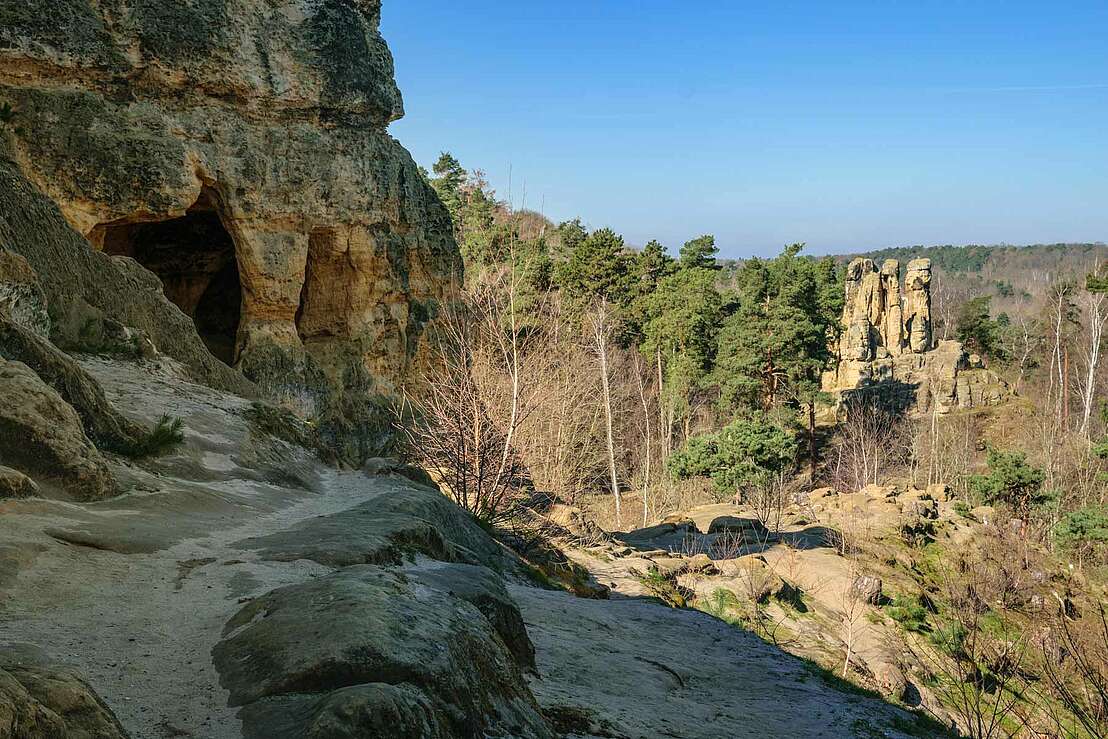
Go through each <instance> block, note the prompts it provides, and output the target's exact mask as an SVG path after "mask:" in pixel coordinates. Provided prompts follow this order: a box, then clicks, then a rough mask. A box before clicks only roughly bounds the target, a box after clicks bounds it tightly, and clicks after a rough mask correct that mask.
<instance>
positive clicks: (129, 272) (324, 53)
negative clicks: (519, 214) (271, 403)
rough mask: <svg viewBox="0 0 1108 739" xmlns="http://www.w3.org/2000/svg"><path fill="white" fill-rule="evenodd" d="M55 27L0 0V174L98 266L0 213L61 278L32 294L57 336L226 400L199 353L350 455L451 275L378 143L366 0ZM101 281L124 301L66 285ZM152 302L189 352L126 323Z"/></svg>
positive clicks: (135, 8) (98, 6) (210, 6)
mask: <svg viewBox="0 0 1108 739" xmlns="http://www.w3.org/2000/svg"><path fill="white" fill-rule="evenodd" d="M57 14H58V7H57V6H56V4H55V3H53V2H48V1H47V0H31V1H30V2H19V3H16V2H4V3H0V104H5V105H6V106H7V108H6V109H7V110H9V111H10V113H9V114H8V115H7V116H6V118H5V121H3V122H0V127H2V129H3V130H2V131H0V134H2V135H0V139H2V140H4V141H5V143H4V144H2V145H0V149H6V150H7V151H6V154H5V155H3V156H0V160H3V159H4V156H7V157H8V158H10V159H11V162H14V165H13V164H12V163H11V162H9V163H7V164H4V166H3V167H0V182H3V184H4V185H5V186H6V189H9V190H12V189H14V190H18V191H21V192H20V193H19V194H20V195H21V197H22V198H23V199H31V200H33V199H34V198H35V195H34V194H33V193H30V192H27V190H29V189H30V188H29V185H28V183H33V185H34V189H37V190H38V191H41V192H42V193H45V194H46V195H47V196H48V197H49V199H50V200H52V201H53V202H54V203H56V204H57V207H58V208H59V209H60V213H61V214H62V215H63V216H64V219H65V221H66V222H68V225H69V226H70V227H72V229H73V230H74V231H76V232H77V233H78V234H80V235H81V236H83V237H85V238H86V239H87V242H88V243H87V244H84V248H85V249H86V250H87V251H89V252H93V251H94V250H95V251H97V252H99V253H97V254H94V255H92V254H89V255H84V256H82V257H81V259H80V260H79V263H78V264H77V265H76V267H77V268H76V270H75V274H74V275H73V276H72V277H67V276H65V272H64V270H61V269H58V263H57V261H58V248H57V246H58V245H57V243H42V242H43V241H44V239H43V238H42V237H41V236H37V235H35V234H34V233H28V232H29V231H32V232H33V230H34V229H35V228H36V227H37V224H38V219H37V218H35V216H36V215H38V213H37V212H31V213H30V214H28V215H29V216H30V217H31V222H30V223H27V222H25V220H24V217H23V216H21V215H20V214H18V213H15V214H13V219H12V221H14V222H13V223H9V224H4V223H3V219H0V240H2V242H3V244H4V246H6V247H7V248H9V249H11V250H14V251H16V252H19V253H22V254H23V255H24V256H26V257H27V259H28V260H29V261H30V262H31V264H32V266H33V267H34V268H35V269H36V270H37V271H38V272H39V274H40V276H43V275H50V277H49V278H47V277H44V278H43V279H44V281H47V280H50V281H54V282H55V283H63V284H45V285H44V287H45V288H46V290H47V292H48V297H49V299H50V302H51V304H52V305H53V304H54V303H55V302H56V300H57V302H58V305H57V308H58V310H59V312H62V313H64V312H65V311H63V310H62V309H63V307H64V306H63V304H62V303H63V302H68V303H69V304H76V307H79V308H80V309H81V310H80V311H78V313H79V314H81V315H80V316H79V317H77V318H74V317H73V316H63V317H62V320H61V323H62V328H63V329H66V330H68V333H69V334H70V335H76V334H78V333H80V331H81V330H86V331H89V330H95V329H96V326H97V322H96V319H98V318H101V317H103V316H107V317H108V318H111V319H113V320H117V321H119V322H120V323H122V324H123V325H124V326H129V327H135V328H138V329H141V330H142V331H143V332H144V333H145V335H147V336H149V337H150V339H151V341H153V343H154V345H155V346H156V347H157V348H158V350H160V351H162V352H165V353H169V354H173V355H174V356H175V357H177V358H178V359H181V360H182V361H185V362H186V363H188V364H189V365H190V366H191V367H193V368H194V370H196V371H197V374H198V375H199V376H200V377H201V378H202V379H204V380H205V381H209V382H210V381H212V380H214V381H216V382H217V383H218V384H219V385H220V386H221V387H225V388H228V389H233V390H236V391H238V392H242V389H241V388H234V387H231V385H233V384H234V380H233V379H231V378H230V377H228V374H227V372H224V371H222V370H221V369H220V368H219V367H218V366H217V365H218V364H219V363H218V362H217V361H216V360H215V359H212V357H215V358H216V359H218V360H222V362H223V363H224V364H225V365H231V366H234V367H235V368H236V369H239V370H240V371H241V372H242V373H243V374H244V375H245V376H246V377H247V378H248V379H249V380H251V381H253V382H254V383H255V384H256V385H257V386H258V387H259V388H260V390H261V392H263V393H264V394H266V395H268V396H269V397H271V398H274V399H277V400H280V401H281V402H282V403H283V404H285V405H286V406H288V407H290V408H292V409H293V410H296V411H297V412H299V413H300V414H302V415H304V416H305V417H314V418H317V419H319V420H320V423H321V425H322V426H323V430H324V433H325V434H326V433H327V430H328V429H332V430H333V433H332V434H331V436H332V441H334V443H335V445H336V446H339V447H343V448H344V451H345V452H346V454H345V455H344V456H345V457H346V458H348V459H350V460H352V461H357V460H358V459H360V458H365V457H368V456H371V455H372V452H373V451H375V449H376V447H379V446H381V444H382V443H383V441H384V436H387V434H385V433H383V430H382V425H383V424H382V411H381V410H380V403H379V402H375V401H374V399H375V398H377V399H378V401H379V399H381V398H388V397H389V396H391V395H392V394H394V393H395V392H396V391H397V390H398V388H399V387H400V386H401V385H402V384H403V383H405V382H406V381H407V380H408V379H409V378H410V376H411V375H412V373H413V371H414V366H415V364H416V363H417V354H418V351H419V344H420V337H421V335H422V333H423V330H424V327H425V325H426V324H427V322H428V321H429V320H430V319H431V318H433V316H434V315H435V312H436V309H437V306H438V305H439V304H440V303H441V302H442V301H443V300H444V299H447V298H448V297H449V295H450V293H451V289H452V285H453V284H455V281H456V280H457V279H459V278H460V270H461V263H460V258H459V254H458V250H457V247H456V244H455V243H454V239H453V235H452V228H451V223H450V218H449V215H448V213H447V212H446V210H445V208H443V206H442V205H441V203H440V202H439V201H438V199H437V198H436V197H435V195H434V192H433V191H432V189H431V188H430V186H429V185H428V184H427V183H426V182H425V181H424V179H423V177H422V176H421V175H420V173H419V171H418V168H417V167H416V166H415V164H414V162H413V161H412V160H411V157H410V156H409V155H408V154H407V152H406V151H405V150H404V149H403V148H402V147H401V146H400V145H399V144H398V143H397V142H396V141H395V140H393V139H392V138H391V137H390V136H389V135H388V134H387V132H386V127H387V125H388V124H389V122H391V121H393V120H396V119H397V118H399V117H400V116H401V115H402V114H403V106H402V102H401V97H400V93H399V91H398V90H397V88H396V85H395V83H394V80H393V64H392V57H391V54H390V53H389V50H388V48H387V46H386V45H385V42H384V40H383V39H382V38H381V36H380V34H379V32H378V25H379V21H380V3H379V0H359V1H358V2H350V1H348V0H341V1H340V0H321V1H310V0H278V1H277V2H273V1H271V0H206V1H205V2H202V3H179V2H168V1H165V2H157V1H153V0H143V2H136V3H117V2H93V0H65V3H64V17H65V19H66V20H65V22H64V23H58V22H56V20H54V19H56V18H57ZM6 203H7V201H6V200H5V204H6ZM42 209H43V206H42V205H38V210H39V211H41V210H42ZM5 210H7V209H6V208H5ZM4 215H5V216H7V215H8V214H7V213H5V214H4ZM5 225H6V226H7V227H6V228H5ZM53 230H54V231H57V229H56V228H54V229H53ZM13 232H14V233H13ZM52 236H53V238H52V239H51V241H53V242H57V241H72V238H71V237H69V236H65V235H60V234H57V233H54V234H52ZM25 242H31V243H25ZM90 245H91V246H90ZM140 265H141V267H144V268H145V270H142V269H139V266H140ZM47 266H50V267H52V269H45V267H47ZM146 270H149V272H152V273H153V274H154V275H156V277H157V279H156V280H155V279H153V278H151V277H149V276H148V273H147V272H146ZM106 271H112V272H115V273H118V274H117V275H115V276H113V277H112V278H111V279H108V280H100V284H101V285H103V284H105V283H108V284H114V285H118V284H120V283H122V282H124V281H130V282H131V283H132V284H133V285H134V287H133V288H132V289H131V290H130V291H127V292H123V293H120V292H119V291H118V290H115V289H112V290H110V291H108V293H109V294H102V293H103V292H104V288H103V287H92V286H89V285H87V284H79V285H75V284H73V283H77V282H80V283H84V282H85V280H83V279H82V278H84V277H86V276H91V275H90V273H97V274H100V273H103V272H106ZM143 275H147V276H143ZM159 283H160V287H161V290H159V289H158V288H159ZM161 291H164V294H165V296H166V297H168V298H169V300H170V301H172V303H173V304H174V305H175V307H176V309H175V313H176V315H175V316H174V318H173V320H171V321H168V322H167V323H168V325H169V326H172V327H174V329H175V330H178V331H180V329H181V328H182V327H184V326H185V322H187V323H191V324H193V325H194V326H195V332H196V333H198V334H199V337H200V339H202V340H203V346H204V347H206V349H207V351H201V350H200V349H201V348H200V347H197V345H196V342H195V341H185V342H184V345H183V346H177V345H175V342H174V340H173V336H172V335H167V330H166V329H165V328H160V327H159V326H157V325H152V324H156V323H157V321H154V320H152V319H151V318H149V317H143V316H142V315H138V314H140V313H141V312H142V310H143V307H142V306H143V303H144V302H145V303H146V304H149V303H150V300H151V298H150V297H149V296H148V295H149V293H152V292H161ZM67 292H69V293H72V294H71V295H69V296H68V301H62V300H61V297H60V296H61V295H62V294H64V293H67ZM113 301H115V302H132V301H133V303H134V304H133V305H132V306H130V307H123V308H119V307H117V306H115V305H113V304H112V303H113ZM159 312H160V313H164V312H165V311H159ZM90 319H91V324H90V325H91V329H88V328H85V323H86V322H87V321H89V320H90ZM74 323H76V324H77V325H76V326H74ZM64 332H65V331H63V333H64Z"/></svg>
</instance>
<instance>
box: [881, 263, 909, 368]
mask: <svg viewBox="0 0 1108 739" xmlns="http://www.w3.org/2000/svg"><path fill="white" fill-rule="evenodd" d="M881 292H882V295H883V300H884V307H885V311H884V312H885V315H884V320H883V321H882V322H881V338H882V340H883V341H884V344H885V349H887V350H888V352H889V354H891V355H892V356H894V357H899V356H900V355H901V353H902V352H903V350H904V336H903V333H904V314H903V310H902V308H901V305H900V262H898V261H896V260H895V259H886V260H885V263H884V264H882V265H881Z"/></svg>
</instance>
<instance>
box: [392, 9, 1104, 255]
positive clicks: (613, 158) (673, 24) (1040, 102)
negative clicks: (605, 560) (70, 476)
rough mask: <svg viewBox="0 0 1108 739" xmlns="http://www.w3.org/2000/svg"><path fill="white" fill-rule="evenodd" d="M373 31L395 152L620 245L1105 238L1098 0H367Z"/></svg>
mask: <svg viewBox="0 0 1108 739" xmlns="http://www.w3.org/2000/svg"><path fill="white" fill-rule="evenodd" d="M383 32H384V35H385V38H386V39H387V40H388V42H389V44H390V45H391V47H392V50H393V53H394V55H395V57H396V67H397V77H398V81H399V84H400V87H401V89H402V90H403V92H404V97H405V104H406V107H407V117H406V118H405V119H404V120H402V121H399V122H397V123H395V124H393V126H392V129H391V130H392V133H393V135H395V136H396V137H397V138H399V139H400V141H401V142H402V143H404V144H405V145H406V146H407V147H408V148H409V149H410V150H411V151H412V153H413V155H414V156H415V158H416V160H417V161H419V162H420V163H421V164H424V165H430V164H431V163H433V162H434V160H435V158H436V157H437V155H438V153H439V152H440V151H442V150H449V151H451V152H453V153H454V154H455V155H456V156H457V157H458V158H459V159H460V160H461V162H462V164H463V165H464V166H466V167H467V168H469V169H473V168H480V169H483V170H485V171H486V172H487V173H488V176H489V179H490V181H491V183H492V184H493V186H494V187H495V188H496V189H497V191H498V194H499V195H500V196H501V197H502V198H504V199H508V196H509V174H511V184H512V187H511V193H510V195H511V201H512V202H513V203H514V205H516V206H517V207H518V206H520V205H525V206H527V207H530V208H534V209H536V210H538V209H540V208H542V209H544V211H545V213H546V215H547V216H549V217H550V218H552V219H554V220H562V219H565V218H570V217H573V216H577V215H579V216H580V217H581V218H582V219H583V220H584V221H585V222H586V223H587V224H588V225H589V226H591V227H601V226H611V227H612V228H614V229H615V230H617V231H619V232H621V233H623V234H624V235H625V236H626V237H627V240H628V242H629V243H631V244H635V245H641V244H643V243H645V242H646V241H647V240H649V239H651V238H657V239H659V240H660V241H662V242H663V243H664V244H666V245H667V246H668V247H670V249H671V250H674V249H676V248H677V247H679V246H680V244H681V243H682V242H684V241H685V240H686V239H689V238H691V237H693V236H696V235H698V234H700V233H714V234H715V235H716V238H717V243H718V244H719V246H720V248H721V252H722V255H723V256H727V257H741V256H748V255H751V254H772V253H776V252H777V251H778V250H779V248H780V247H781V246H782V245H783V244H785V243H788V242H793V241H806V242H807V243H808V244H809V246H810V249H811V251H812V252H815V253H821V252H842V251H855V250H861V249H870V248H876V247H881V246H892V245H911V244H920V243H923V244H946V243H955V244H962V243H1000V242H1008V243H1016V244H1023V243H1034V242H1054V241H1098V240H1099V241H1106V240H1108V0H1094V1H1090V2H1086V1H1084V0H1055V1H1054V2H1046V1H1045V0H1038V1H1036V2H1017V1H1013V2H1001V1H1000V0H963V1H961V2H955V1H954V0H947V1H945V2H928V1H927V0H912V1H909V2H902V1H900V0H884V1H882V2H878V1H876V0H874V1H873V2H855V1H851V0H836V1H833V2H832V1H829V0H812V1H810V2H789V1H787V0H763V1H762V2H739V1H737V0H712V1H705V0H639V1H632V0H559V1H558V2H555V1H554V0H514V1H513V2H507V1H506V0H467V1H466V2H459V1H458V0H384V21H383ZM524 185H525V186H526V202H523V195H524Z"/></svg>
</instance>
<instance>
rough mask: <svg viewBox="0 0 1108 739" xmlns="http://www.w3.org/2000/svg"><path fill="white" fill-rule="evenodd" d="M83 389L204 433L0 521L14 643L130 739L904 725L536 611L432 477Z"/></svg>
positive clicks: (679, 650) (704, 621)
mask: <svg viewBox="0 0 1108 739" xmlns="http://www.w3.org/2000/svg"><path fill="white" fill-rule="evenodd" d="M81 365H82V367H83V368H84V369H85V370H86V371H87V372H88V373H89V374H90V376H92V377H94V378H96V379H97V380H98V381H99V382H101V383H102V385H103V387H104V389H105V391H106V394H107V397H108V398H109V400H110V401H111V402H112V403H113V404H114V405H115V406H116V407H117V408H119V409H121V410H124V411H126V412H127V414H128V415H130V416H132V418H133V420H134V421H135V422H137V423H150V422H152V421H153V420H154V419H156V418H157V417H159V416H160V415H161V414H163V413H171V414H174V415H177V416H180V417H182V418H184V419H185V434H186V437H185V442H184V444H183V445H182V446H181V447H180V448H178V449H177V450H176V451H174V452H173V453H171V454H169V455H167V456H165V457H162V458H159V459H157V460H152V461H147V462H143V463H142V464H135V463H133V462H129V461H127V460H125V459H123V458H119V457H115V456H111V455H109V456H108V457H107V458H108V465H109V467H110V469H111V471H112V473H113V475H114V477H115V478H116V479H118V480H119V481H120V484H121V485H122V486H123V487H125V488H126V489H127V490H128V491H129V492H128V493H127V494H126V495H125V496H123V497H119V498H116V499H114V500H111V501H105V502H100V503H87V504H71V503H63V502H57V501H50V500H46V499H41V498H32V499H27V500H21V501H15V500H10V501H6V502H0V593H2V597H0V644H4V645H11V644H33V645H38V646H39V647H40V648H41V649H42V650H45V655H44V656H43V657H41V658H40V661H42V660H48V661H49V663H50V664H52V665H55V667H54V668H53V669H58V670H68V671H69V674H73V675H80V676H82V677H81V679H82V680H84V681H87V685H89V686H91V688H92V689H94V690H95V691H96V693H98V694H99V695H100V696H101V698H102V699H103V701H104V704H105V705H106V706H107V707H108V708H110V710H111V711H112V712H114V715H115V716H116V717H118V722H119V724H120V726H121V727H122V728H123V730H125V731H126V732H127V733H128V735H129V736H130V737H132V738H137V737H156V738H158V739H162V738H164V737H181V736H195V737H212V738H214V739H221V738H223V737H228V738H229V737H239V736H245V737H267V738H273V737H302V736H318V737H343V736H390V737H391V736H411V737H434V736H442V737H475V736H503V737H526V736H535V737H547V736H554V735H565V736H609V737H611V736H616V737H640V736H648V737H654V736H681V737H705V738H707V737H719V736H751V737H754V736H826V737H843V736H871V735H872V734H871V733H869V729H868V728H866V727H869V726H876V727H886V728H887V731H886V728H882V729H881V730H882V731H883V732H885V733H883V734H882V735H885V736H899V735H901V734H899V733H898V732H897V730H896V729H895V727H897V726H907V725H910V719H909V718H908V717H907V716H906V715H903V714H900V713H898V712H897V711H896V710H894V709H892V708H891V707H889V706H886V705H883V704H882V703H880V702H879V701H874V700H872V699H869V698H864V697H861V696H857V695H852V694H849V693H842V692H840V691H839V690H837V689H835V688H834V687H832V686H830V685H828V684H826V683H825V682H823V681H822V680H821V679H819V678H818V676H816V675H815V674H814V673H813V672H812V671H811V670H810V668H808V667H806V666H804V665H803V664H801V663H800V662H798V661H796V660H794V659H793V658H791V657H789V656H788V655H785V654H784V653H782V652H780V651H779V650H777V649H775V648H774V647H772V646H770V645H767V644H765V643H764V642H762V641H761V640H760V639H757V638H756V637H754V636H752V635H750V634H748V633H746V632H744V631H741V630H737V629H734V628H732V627H730V626H728V625H727V624H725V623H723V622H722V621H719V620H717V619H714V618H712V617H711V616H708V615H706V614H701V613H696V612H693V611H684V612H679V611H674V610H671V609H669V608H666V607H665V606H662V605H659V604H657V603H655V602H653V601H650V600H644V599H634V598H632V599H625V598H621V599H618V600H616V601H603V600H588V599H581V598H575V597H574V596H572V595H570V594H569V593H566V592H563V591H560V590H546V589H542V588H538V587H535V585H534V584H533V583H532V582H531V581H530V579H528V578H527V577H525V576H524V575H525V570H523V569H522V565H521V564H520V563H518V561H516V560H515V559H514V558H513V557H512V556H510V555H509V554H507V553H506V552H505V551H504V550H503V549H502V548H501V547H500V546H499V545H497V544H496V543H495V542H494V541H493V540H492V539H491V538H489V536H488V534H487V533H485V531H484V530H483V529H481V528H480V527H478V526H476V525H475V524H474V523H473V522H472V521H471V520H470V519H469V518H468V517H467V516H465V515H464V514H463V513H462V512H461V511H460V510H459V509H457V508H456V507H455V506H453V504H451V503H449V501H447V500H446V498H444V497H443V496H442V495H441V493H439V492H438V491H436V490H434V489H433V488H431V487H427V486H426V485H425V484H424V483H421V482H420V480H424V479H425V478H423V477H422V475H421V474H420V473H418V471H415V470H410V469H408V468H404V467H400V466H397V465H395V464H392V463H387V462H383V461H381V462H375V463H374V464H373V465H372V466H371V467H369V468H367V470H366V471H347V472H342V471H336V470H334V469H331V468H329V467H327V466H326V465H324V464H323V463H321V462H319V461H318V460H317V459H315V458H314V457H313V456H312V455H311V454H310V453H309V452H308V451H307V450H304V449H300V448H298V447H296V446H295V445H293V444H290V443H288V442H286V441H283V440H281V439H278V438H275V437H273V436H271V435H269V433H267V431H266V430H265V429H267V428H269V426H268V425H266V424H264V423H262V422H261V421H260V420H259V416H257V415H256V414H255V412H254V411H255V408H256V405H255V404H254V403H252V402H251V401H248V400H244V399H241V398H238V397H236V396H232V395H229V394H227V393H224V392H219V391H215V390H212V389H210V388H205V387H203V386H200V385H197V384H194V383H191V382H189V381H188V380H187V379H185V378H184V376H183V373H184V370H183V368H182V367H180V365H178V364H177V363H175V362H173V361H171V360H166V359H162V360H156V361H151V360H141V361H120V360H107V359H98V358H91V357H89V358H85V359H83V360H82V362H81ZM20 649H27V647H19V648H12V647H11V646H5V647H0V655H3V656H0V668H3V669H6V668H4V667H3V665H4V664H6V663H7V662H9V661H11V660H12V659H13V658H14V657H13V655H18V654H19V653H20V652H19V650H20ZM62 665H65V666H64V667H63V666H62ZM2 676H3V673H2V672H0V681H2ZM17 677H18V676H17ZM81 684H84V683H81ZM4 695H5V694H4V693H3V692H0V707H3V706H5V705H6V704H5V702H4V701H5V700H6V698H5V697H4ZM782 695H787V696H788V700H789V704H790V710H789V711H788V712H782V711H780V710H779V708H778V707H779V705H780V699H781V696H782ZM20 710H22V709H20ZM2 715H3V708H0V716H2ZM19 715H27V714H26V713H20V714H19ZM906 722H907V723H906ZM45 725H46V724H43V723H40V724H39V726H40V730H41V726H45ZM383 726H384V727H387V728H382V727H383ZM71 731H72V730H71ZM2 735H3V733H2V730H0V736H2ZM38 735H45V734H35V733H31V734H29V736H38ZM71 735H77V734H73V733H71ZM16 736H19V735H18V734H16Z"/></svg>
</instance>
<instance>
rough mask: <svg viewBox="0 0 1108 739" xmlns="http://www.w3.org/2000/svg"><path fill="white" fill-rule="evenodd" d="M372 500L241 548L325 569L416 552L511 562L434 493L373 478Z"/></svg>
mask: <svg viewBox="0 0 1108 739" xmlns="http://www.w3.org/2000/svg"><path fill="white" fill-rule="evenodd" d="M376 484H378V485H379V486H381V487H382V489H383V492H382V494H381V495H380V496H378V497H376V498H374V499H373V500H370V501H367V502H365V503H362V504H360V505H358V506H355V507H354V508H350V509H348V510H345V511H340V512H338V513H333V514H329V515H326V516H319V517H318V518H313V519H310V520H308V521H304V522H302V523H299V524H297V525H296V526H293V527H291V528H289V529H287V530H285V531H281V532H278V533H275V534H269V535H267V536H261V537H254V538H250V539H244V540H243V541H241V542H239V543H238V546H240V547H242V548H243V549H253V550H257V551H258V552H259V554H260V556H261V557H263V558H264V559H269V560H275V561H280V562H295V561H296V560H302V559H306V560H312V561H314V562H318V563H320V564H323V565H327V566H329V567H348V566H350V565H358V564H378V565H395V564H400V563H401V561H403V559H404V558H405V557H406V556H408V557H410V556H414V555H417V554H420V555H423V556H425V557H429V558H431V559H436V560H442V561H447V562H462V563H466V564H477V565H483V566H485V567H489V568H491V569H493V570H504V569H505V568H509V567H510V566H511V560H510V559H509V558H508V557H507V556H506V555H505V553H504V551H503V549H502V548H501V547H500V546H499V545H498V544H497V543H496V542H494V541H493V540H492V539H491V538H490V537H489V535H488V534H487V533H486V532H485V530H484V529H482V528H481V527H480V526H479V525H478V524H477V522H476V521H475V520H474V519H473V517H472V516H470V515H469V514H468V513H467V512H466V511H465V510H463V509H462V508H460V507H459V506H458V505H456V504H455V503H453V502H452V501H450V499H448V498H447V497H446V496H445V495H443V494H442V493H440V492H439V491H438V490H436V489H434V488H431V487H427V486H423V485H418V484H414V483H412V482H410V481H408V480H406V479H396V478H394V479H391V480H390V479H388V478H377V480H376Z"/></svg>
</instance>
